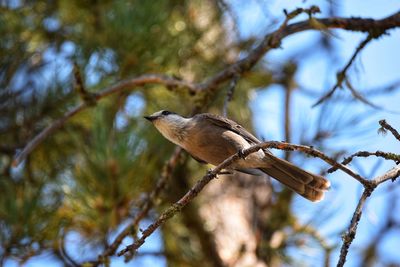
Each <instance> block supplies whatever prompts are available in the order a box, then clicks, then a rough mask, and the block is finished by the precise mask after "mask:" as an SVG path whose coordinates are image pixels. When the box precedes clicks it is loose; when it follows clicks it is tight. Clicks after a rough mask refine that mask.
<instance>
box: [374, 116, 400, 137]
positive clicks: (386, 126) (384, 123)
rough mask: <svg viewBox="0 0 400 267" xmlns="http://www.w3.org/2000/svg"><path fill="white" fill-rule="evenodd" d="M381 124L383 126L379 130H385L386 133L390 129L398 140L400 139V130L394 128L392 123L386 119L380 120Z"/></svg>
mask: <svg viewBox="0 0 400 267" xmlns="http://www.w3.org/2000/svg"><path fill="white" fill-rule="evenodd" d="M379 124H380V125H381V128H380V129H379V130H378V132H384V133H386V130H389V131H390V132H391V133H392V134H393V136H394V137H395V138H396V139H397V140H399V141H400V134H399V132H398V131H397V130H396V129H394V128H393V127H392V126H391V125H390V124H388V123H387V122H386V120H380V121H379Z"/></svg>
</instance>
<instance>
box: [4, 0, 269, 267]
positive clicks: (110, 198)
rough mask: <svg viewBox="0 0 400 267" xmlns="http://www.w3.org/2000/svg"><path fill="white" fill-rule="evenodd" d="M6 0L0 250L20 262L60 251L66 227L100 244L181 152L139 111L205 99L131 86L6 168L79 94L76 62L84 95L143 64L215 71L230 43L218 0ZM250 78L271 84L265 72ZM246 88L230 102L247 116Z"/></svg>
mask: <svg viewBox="0 0 400 267" xmlns="http://www.w3.org/2000/svg"><path fill="white" fill-rule="evenodd" d="M1 5H2V6H1V12H0V34H1V36H2V38H1V40H0V88H1V89H0V100H1V106H0V113H1V117H2V120H1V122H0V140H1V143H0V145H1V147H0V148H1V155H0V171H1V179H0V184H1V185H0V193H1V195H2V197H1V198H0V243H1V244H2V245H3V249H4V252H3V255H2V259H4V258H7V257H10V256H15V257H17V258H18V259H19V260H20V261H21V262H23V261H25V260H27V259H29V258H30V257H32V256H34V255H36V254H40V253H42V252H44V251H50V252H53V253H54V255H56V256H58V257H60V256H59V255H60V250H62V249H63V248H62V246H60V245H59V241H60V240H64V238H65V236H66V235H68V233H69V232H75V233H79V234H80V235H81V237H82V238H83V239H84V241H85V242H86V243H87V244H89V245H91V246H93V247H96V246H98V245H101V246H103V245H104V240H106V239H108V238H109V237H110V235H111V234H112V233H113V232H114V231H115V230H117V229H118V228H119V227H120V226H121V224H122V223H124V222H125V221H126V220H127V219H128V218H130V217H132V213H133V212H134V211H135V205H136V203H137V200H138V199H140V198H141V197H142V196H143V193H145V192H149V191H151V189H152V188H153V186H154V184H155V183H156V181H157V179H158V178H159V176H160V170H161V168H162V165H163V163H164V161H165V159H167V158H168V156H170V154H171V152H172V151H173V149H174V146H173V145H172V144H170V143H168V142H167V141H166V140H165V139H163V138H161V136H160V134H159V133H157V132H156V131H154V130H153V129H152V128H151V127H150V125H149V124H148V123H147V122H146V121H144V120H143V119H142V117H141V115H142V114H148V113H152V112H154V111H156V110H159V109H170V110H174V111H177V112H179V113H182V114H185V115H189V114H190V112H192V110H193V107H194V106H195V105H197V106H202V105H204V102H203V101H204V97H203V96H201V95H200V96H195V97H194V96H191V95H189V94H188V93H187V92H185V91H183V90H173V89H172V90H173V91H171V90H166V88H164V87H163V86H145V87H143V88H140V89H138V90H140V93H137V92H133V93H131V92H129V91H127V92H124V93H122V94H120V95H117V96H113V97H109V98H107V99H104V100H102V101H100V102H99V103H98V104H97V105H96V106H94V107H91V108H90V109H88V110H86V111H85V112H82V113H79V114H78V115H76V116H74V117H73V118H72V119H71V120H69V121H68V123H67V124H65V125H64V126H63V128H62V129H60V130H58V131H57V132H56V133H55V134H53V135H51V136H50V137H49V138H47V139H46V140H45V141H44V142H43V143H42V144H41V145H40V146H39V147H38V148H36V149H35V150H34V151H33V152H32V153H31V154H30V155H29V157H28V159H27V160H26V161H25V162H24V163H23V164H22V166H20V167H18V168H16V169H15V168H13V167H12V166H11V162H12V158H13V156H14V154H15V151H16V150H17V149H20V148H22V147H23V146H25V145H26V144H27V142H28V141H29V140H31V139H32V138H33V137H34V136H35V135H36V134H38V133H39V132H40V131H41V130H42V129H43V128H45V127H46V126H47V125H49V124H50V123H51V122H53V121H54V120H56V119H58V118H60V117H61V116H62V115H63V114H64V113H65V112H66V111H68V110H70V109H71V108H73V107H74V106H76V105H77V104H79V103H80V102H81V101H82V100H81V99H80V98H79V96H78V93H77V92H74V89H73V86H72V84H73V76H72V74H71V71H72V63H73V62H76V63H77V65H78V66H79V68H80V70H81V72H82V76H83V80H84V85H85V86H86V90H87V91H89V92H95V91H97V90H101V89H104V88H105V87H106V86H109V85H112V84H113V83H115V82H117V81H119V80H121V79H123V78H126V77H130V76H135V75H139V74H144V73H165V74H171V75H176V76H180V77H183V78H185V79H188V80H194V81H195V80H199V78H200V77H206V76H207V75H208V74H211V73H214V72H216V71H217V70H219V69H220V68H221V67H222V66H223V65H224V64H226V62H227V61H228V60H229V56H228V52H229V49H230V47H229V46H228V42H227V39H226V36H225V31H224V28H223V25H222V17H221V10H220V9H219V7H218V6H217V5H216V4H215V3H214V2H212V1H89V0H88V1H78V0H72V1H70V0H59V1H50V2H48V1H27V2H26V3H25V1H22V3H21V4H20V5H19V4H17V5H16V6H7V4H1ZM232 49H233V47H232ZM233 52H234V50H232V51H231V53H233ZM261 76H262V75H261ZM253 80H254V84H258V85H259V86H261V85H262V84H264V81H263V78H262V77H257V76H255V77H254V79H253ZM245 87H247V85H246V86H243V87H241V89H240V94H238V95H237V99H236V100H235V102H234V103H232V105H231V106H230V109H231V111H232V114H234V116H239V117H240V118H241V119H247V118H248V116H249V113H248V111H246V112H245V113H243V111H244V110H245V106H246V103H247V100H248V98H247V91H246V89H245ZM132 97H133V98H132ZM212 97H215V96H212ZM223 98H224V94H219V95H218V96H217V97H216V100H215V102H214V103H213V104H212V105H214V106H220V103H221V101H222V99H223ZM129 99H133V100H132V101H131V102H129ZM239 107H241V108H239ZM210 108H211V110H214V111H216V112H218V109H216V108H212V107H210ZM239 114H240V115H239ZM188 171H189V170H188ZM194 171H196V170H194ZM187 176H190V175H189V174H187ZM186 231H187V230H186ZM166 238H168V239H169V238H172V239H171V240H170V241H168V240H167V241H166V244H171V246H172V244H173V242H171V241H172V240H173V238H174V237H173V236H168V235H167V236H166ZM168 246H169V245H168ZM180 247H181V246H180ZM195 251H196V250H190V253H195ZM200 255H201V253H200V254H199V255H193V256H191V257H192V258H193V257H194V258H198V259H200V258H201V256H200ZM90 257H92V258H93V259H96V257H97V255H96V254H95V253H93V254H92V255H90ZM60 259H61V260H64V259H63V258H62V257H60Z"/></svg>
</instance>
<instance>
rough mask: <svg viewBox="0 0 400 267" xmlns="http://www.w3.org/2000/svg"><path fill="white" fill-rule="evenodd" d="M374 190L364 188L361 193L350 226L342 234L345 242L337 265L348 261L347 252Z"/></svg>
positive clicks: (339, 266)
mask: <svg viewBox="0 0 400 267" xmlns="http://www.w3.org/2000/svg"><path fill="white" fill-rule="evenodd" d="M373 190H374V188H366V189H364V192H363V194H362V195H361V198H360V200H359V201H358V204H357V207H356V210H355V211H354V213H353V217H352V218H351V222H350V226H349V228H348V230H347V232H346V233H345V234H344V235H343V236H342V239H343V244H342V248H341V249H340V256H339V261H338V263H337V267H341V266H343V265H344V264H345V262H346V257H347V253H348V251H349V247H350V245H351V243H352V242H353V240H354V238H355V236H356V233H357V226H358V222H359V221H360V218H361V214H362V209H363V207H364V204H365V201H366V200H367V198H368V197H369V196H370V195H371V193H372V192H373Z"/></svg>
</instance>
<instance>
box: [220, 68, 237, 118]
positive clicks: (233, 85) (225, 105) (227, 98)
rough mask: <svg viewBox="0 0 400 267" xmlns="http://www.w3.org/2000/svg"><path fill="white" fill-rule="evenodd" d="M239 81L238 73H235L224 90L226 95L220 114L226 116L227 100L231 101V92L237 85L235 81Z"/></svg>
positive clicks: (233, 91)
mask: <svg viewBox="0 0 400 267" xmlns="http://www.w3.org/2000/svg"><path fill="white" fill-rule="evenodd" d="M238 81H239V75H235V76H233V78H232V81H231V83H230V84H229V87H228V90H227V92H226V97H225V102H224V106H223V108H222V114H223V115H224V116H225V117H227V113H228V104H229V102H231V101H232V99H233V94H234V93H235V88H236V85H237V82H238Z"/></svg>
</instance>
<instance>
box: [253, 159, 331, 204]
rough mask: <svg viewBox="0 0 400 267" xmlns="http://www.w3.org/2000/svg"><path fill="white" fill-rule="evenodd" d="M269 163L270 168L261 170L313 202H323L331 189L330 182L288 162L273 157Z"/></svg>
mask: <svg viewBox="0 0 400 267" xmlns="http://www.w3.org/2000/svg"><path fill="white" fill-rule="evenodd" d="M268 161H269V164H268V167H267V168H261V169H260V170H262V171H263V172H265V173H266V174H268V175H269V176H271V177H273V178H275V179H277V180H278V181H279V182H281V183H283V184H284V185H286V186H287V187H289V188H290V189H292V190H293V191H295V192H296V193H298V194H299V195H301V196H303V197H305V198H307V199H309V200H311V201H321V200H322V199H323V198H324V193H325V191H326V190H328V189H329V187H330V182H329V181H328V180H327V179H325V178H324V177H322V176H320V175H316V174H312V173H310V172H308V171H305V170H302V169H300V168H299V167H297V166H295V165H293V164H292V163H290V162H288V161H286V160H283V159H279V158H276V157H274V156H271V157H268ZM271 161H272V162H271ZM271 163H272V164H271Z"/></svg>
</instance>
